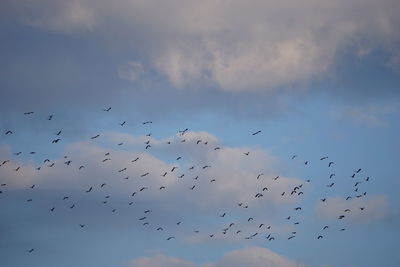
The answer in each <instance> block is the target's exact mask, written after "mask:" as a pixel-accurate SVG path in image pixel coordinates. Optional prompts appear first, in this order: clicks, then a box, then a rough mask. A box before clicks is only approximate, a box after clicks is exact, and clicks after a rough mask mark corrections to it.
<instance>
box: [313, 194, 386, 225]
mask: <svg viewBox="0 0 400 267" xmlns="http://www.w3.org/2000/svg"><path fill="white" fill-rule="evenodd" d="M360 208H365V209H364V210H361V209H360ZM346 209H349V210H350V211H349V212H345V210H346ZM316 210H317V215H318V216H319V217H320V218H321V219H325V220H337V218H338V217H339V216H340V215H345V216H346V217H345V220H346V221H348V222H351V223H362V222H372V221H376V220H380V219H382V218H384V217H385V216H386V215H387V214H388V211H389V207H388V199H387V196H386V195H372V196H369V197H366V198H353V199H350V200H345V199H344V198H341V197H335V198H328V199H327V200H326V203H321V202H319V203H318V204H317V207H316Z"/></svg>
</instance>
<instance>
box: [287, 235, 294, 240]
mask: <svg viewBox="0 0 400 267" xmlns="http://www.w3.org/2000/svg"><path fill="white" fill-rule="evenodd" d="M294 237H296V236H295V235H292V236H289V237H288V240H290V239H292V238H294Z"/></svg>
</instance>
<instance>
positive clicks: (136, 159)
mask: <svg viewBox="0 0 400 267" xmlns="http://www.w3.org/2000/svg"><path fill="white" fill-rule="evenodd" d="M138 160H139V157H137V158H135V159H134V160H132V161H131V162H136V161H138Z"/></svg>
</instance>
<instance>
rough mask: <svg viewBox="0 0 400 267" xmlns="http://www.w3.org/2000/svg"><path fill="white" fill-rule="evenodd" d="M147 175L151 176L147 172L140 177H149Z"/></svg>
mask: <svg viewBox="0 0 400 267" xmlns="http://www.w3.org/2000/svg"><path fill="white" fill-rule="evenodd" d="M147 175H149V173H148V172H146V173H143V174H142V175H140V177H145V176H147Z"/></svg>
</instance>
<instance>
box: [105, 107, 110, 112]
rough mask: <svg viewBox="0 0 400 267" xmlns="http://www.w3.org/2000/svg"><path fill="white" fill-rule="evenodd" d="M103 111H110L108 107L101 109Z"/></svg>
mask: <svg viewBox="0 0 400 267" xmlns="http://www.w3.org/2000/svg"><path fill="white" fill-rule="evenodd" d="M103 110H104V111H107V112H108V111H110V110H111V107H108V108H105V109H103Z"/></svg>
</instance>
